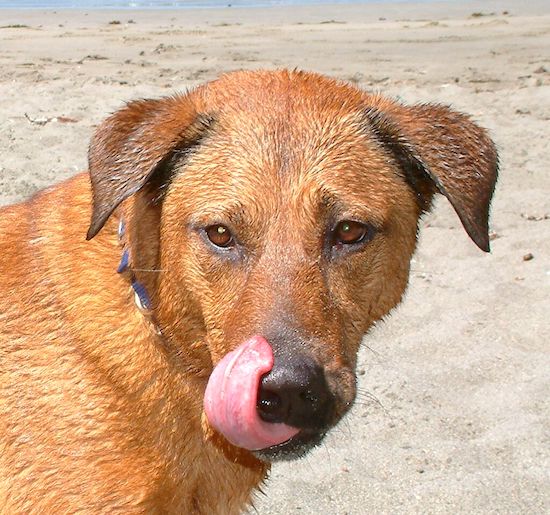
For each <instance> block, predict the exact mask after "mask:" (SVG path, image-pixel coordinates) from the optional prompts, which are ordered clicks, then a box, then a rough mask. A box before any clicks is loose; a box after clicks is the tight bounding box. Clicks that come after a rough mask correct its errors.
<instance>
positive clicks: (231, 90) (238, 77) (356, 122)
mask: <svg viewBox="0 0 550 515" xmlns="http://www.w3.org/2000/svg"><path fill="white" fill-rule="evenodd" d="M196 94H197V95H198V100H197V108H198V111H199V112H204V113H206V114H208V115H209V116H212V118H213V120H214V122H213V126H212V128H211V130H210V131H209V134H208V135H207V137H206V138H205V139H204V140H203V141H202V143H201V145H199V147H198V148H197V149H196V151H195V152H193V155H192V157H191V159H189V160H188V161H187V162H186V163H185V166H184V168H183V169H182V170H181V171H180V172H179V173H178V180H177V181H176V184H175V186H176V188H177V189H180V188H181V191H187V192H188V194H189V195H191V196H192V199H193V205H194V206H199V205H203V206H207V205H208V204H212V203H215V204H218V203H226V204H229V205H242V204H245V205H246V204H250V203H257V200H258V199H259V198H261V199H263V201H262V204H263V205H264V207H265V209H271V210H279V209H281V205H282V204H286V205H289V204H300V203H310V204H311V205H314V204H318V203H320V202H323V201H325V200H326V198H327V197H330V198H331V199H340V200H342V201H343V202H347V203H351V204H366V203H369V204H370V205H372V206H373V209H374V208H375V205H376V203H377V202H378V203H380V205H381V206H383V207H385V206H386V205H387V204H388V201H389V200H391V197H394V196H395V195H396V193H395V192H396V186H399V185H400V184H399V183H401V182H402V181H401V180H400V179H399V177H398V175H397V174H396V173H395V169H394V167H393V166H391V165H390V164H389V163H388V160H387V158H386V156H385V154H384V153H383V152H382V151H381V148H380V145H379V144H378V143H377V141H376V140H375V138H374V137H373V136H372V133H371V131H370V128H369V126H368V123H367V122H366V117H365V116H364V111H365V109H366V106H365V95H364V94H363V93H362V92H361V91H360V90H358V89H357V88H354V87H352V86H349V85H347V84H345V83H340V82H337V81H335V80H332V79H328V78H326V77H320V76H316V75H313V74H305V73H300V72H266V73H260V74H252V73H247V72H242V73H240V74H231V75H228V76H225V77H223V78H222V79H220V80H218V81H215V82H213V83H210V84H209V85H207V86H205V87H203V88H202V89H200V90H197V91H196ZM190 192H192V194H191V193H190Z"/></svg>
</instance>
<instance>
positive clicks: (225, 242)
mask: <svg viewBox="0 0 550 515" xmlns="http://www.w3.org/2000/svg"><path fill="white" fill-rule="evenodd" d="M89 159H90V175H91V180H92V187H93V202H94V206H93V216H92V223H91V227H90V230H89V233H88V238H92V237H93V236H94V235H95V234H96V233H97V232H98V231H99V230H100V229H101V227H102V226H103V224H104V223H105V221H106V220H107V218H108V217H109V216H110V215H111V213H112V212H113V211H114V210H115V208H117V206H118V205H119V204H121V203H122V202H123V201H124V200H126V199H129V197H132V198H131V199H129V200H128V202H131V206H130V207H129V208H128V209H129V210H130V211H131V213H133V214H132V215H131V218H132V219H131V221H130V222H131V231H132V235H133V240H132V241H133V247H132V252H133V255H134V259H135V260H140V263H141V265H142V266H140V267H139V268H140V269H156V270H160V271H161V272H160V273H152V274H149V275H147V276H146V277H144V281H145V283H146V284H147V285H148V288H149V289H150V290H151V291H150V295H151V296H152V299H153V310H154V312H155V316H156V319H157V320H158V324H159V326H160V327H161V329H162V332H163V334H164V335H165V336H166V338H167V339H169V340H170V342H171V344H172V345H175V346H180V347H182V346H185V348H182V349H181V350H182V354H183V355H184V356H186V358H187V359H188V361H189V366H194V367H195V368H196V369H197V373H198V374H199V375H200V374H203V375H204V377H205V384H206V378H208V377H209V376H210V379H209V381H208V388H207V391H206V396H205V407H206V414H207V416H208V420H209V421H210V423H211V424H212V425H213V426H214V427H215V428H216V429H217V430H218V431H219V432H220V433H222V434H223V435H224V436H225V438H227V440H229V441H230V442H232V443H233V444H235V445H237V446H240V447H244V448H247V449H250V450H254V451H256V453H257V455H259V456H261V457H262V458H264V459H267V460H273V459H276V458H285V457H296V456H300V455H302V454H303V453H304V452H305V451H307V450H308V449H309V448H310V447H312V446H313V445H315V444H316V443H317V442H319V441H320V439H321V438H322V436H323V435H324V434H325V433H326V431H327V430H328V429H330V428H331V427H332V426H334V425H335V424H336V423H337V422H338V421H339V420H340V418H341V417H342V416H343V415H344V414H345V413H346V412H347V410H348V409H349V407H350V406H351V405H352V403H353V400H354V397H355V362H356V354H357V350H358V347H359V344H360V342H361V338H362V337H363V335H364V334H365V332H366V331H367V330H368V329H369V327H370V326H371V325H372V324H373V322H375V321H376V320H378V319H380V318H381V317H383V316H384V315H385V314H387V313H388V312H389V311H390V310H391V309H392V308H393V307H394V306H395V305H396V304H397V303H398V302H399V301H400V299H401V297H402V295H403V292H404V291H405V288H406V285H407V280H408V275H409V262H410V259H411V256H412V254H413V252H414V249H415V245H416V237H417V228H418V220H419V217H420V216H421V214H422V213H423V212H424V211H426V210H427V209H429V207H430V204H431V200H432V196H433V195H434V193H436V192H439V193H442V194H443V195H445V196H446V197H447V198H448V200H449V201H450V202H451V204H452V205H453V207H454V208H455V210H456V212H457V214H458V216H459V217H460V219H461V221H462V223H463V225H464V228H465V229H466V231H467V232H468V234H469V235H470V237H471V238H472V239H473V240H474V241H475V243H476V244H477V245H478V246H479V247H480V248H481V249H482V250H485V251H487V250H488V249H489V241H488V230H487V222H488V211H489V204H490V200H491V196H492V193H493V189H494V185H495V181H496V175H497V156H496V152H495V148H494V146H493V144H492V142H491V140H490V139H489V138H488V136H487V134H486V133H485V131H484V130H483V129H481V128H479V127H478V126H476V125H475V124H474V123H472V122H471V121H470V120H469V119H468V117H467V116H465V115H462V114H459V113H456V112H454V111H451V110H450V109H448V108H447V107H443V106H439V105H424V104H423V105H415V106H411V107H406V106H403V105H401V104H398V103H396V102H393V101H389V100H386V99H384V98H382V97H379V96H372V95H369V94H367V93H364V92H362V91H360V90H358V89H357V88H355V87H353V86H350V85H347V84H344V83H340V82H336V81H334V80H331V79H328V78H326V77H322V76H319V75H313V74H308V73H301V72H287V71H279V72H239V73H234V74H229V75H226V76H223V77H222V78H221V79H219V80H217V81H215V82H212V83H210V84H207V85H206V86H203V87H201V88H198V89H196V90H194V91H192V92H190V93H188V94H186V95H184V96H175V97H171V98H166V99H162V100H142V101H137V102H132V103H130V104H128V105H127V106H126V107H125V108H124V109H122V110H120V111H119V112H117V113H115V114H114V115H112V116H111V117H110V118H108V119H107V120H106V121H105V122H104V123H103V124H102V125H101V126H100V127H99V128H98V130H97V132H96V134H95V137H94V138H93V141H92V144H91V148H90V155H89ZM134 266H135V264H134ZM136 268H137V267H136ZM213 368H214V373H212V375H210V374H211V372H212V369H213Z"/></svg>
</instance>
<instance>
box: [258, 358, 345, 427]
mask: <svg viewBox="0 0 550 515" xmlns="http://www.w3.org/2000/svg"><path fill="white" fill-rule="evenodd" d="M257 408H258V413H259V415H260V417H261V418H262V419H263V420H265V421H266V422H284V423H285V424H288V425H290V426H294V427H297V428H300V429H306V430H314V431H320V430H324V429H326V428H327V425H328V424H329V421H330V419H331V418H332V412H333V409H334V399H333V396H332V394H331V392H330V390H329V387H328V385H327V382H326V379H325V374H324V372H323V369H322V368H321V367H319V366H318V365H317V364H316V363H315V362H314V361H313V360H312V359H311V358H309V357H307V356H292V357H290V358H283V359H277V357H276V358H275V364H274V366H273V369H272V370H271V371H270V372H269V373H268V374H266V375H265V376H263V377H262V380H261V383H260V390H259V392H258V405H257Z"/></svg>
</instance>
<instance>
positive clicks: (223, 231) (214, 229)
mask: <svg viewBox="0 0 550 515" xmlns="http://www.w3.org/2000/svg"><path fill="white" fill-rule="evenodd" d="M206 236H208V239H209V240H210V241H211V242H212V243H213V244H214V245H216V247H221V248H227V247H231V246H232V245H233V235H232V234H231V231H230V230H229V229H228V228H227V227H226V226H225V225H211V226H210V227H207V228H206Z"/></svg>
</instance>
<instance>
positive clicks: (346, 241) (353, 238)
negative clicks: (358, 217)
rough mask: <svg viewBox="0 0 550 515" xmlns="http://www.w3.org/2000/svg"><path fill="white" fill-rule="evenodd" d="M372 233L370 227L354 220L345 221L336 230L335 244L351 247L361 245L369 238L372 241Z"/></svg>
mask: <svg viewBox="0 0 550 515" xmlns="http://www.w3.org/2000/svg"><path fill="white" fill-rule="evenodd" d="M371 233H372V231H371V228H370V227H369V226H368V225H365V224H362V223H359V222H354V221H352V220H344V221H342V222H340V223H339V224H338V225H337V226H336V228H335V229H334V233H333V234H334V237H333V244H334V245H351V244H353V243H360V242H362V241H363V240H365V239H367V238H368V239H370V238H371V237H372V234H371Z"/></svg>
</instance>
